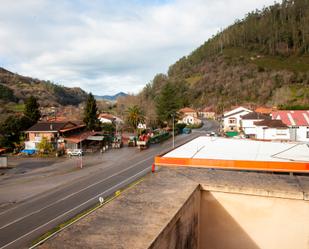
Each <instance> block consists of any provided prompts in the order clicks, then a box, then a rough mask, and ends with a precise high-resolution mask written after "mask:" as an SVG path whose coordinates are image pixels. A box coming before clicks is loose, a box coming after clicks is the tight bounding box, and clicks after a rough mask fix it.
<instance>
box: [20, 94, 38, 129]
mask: <svg viewBox="0 0 309 249" xmlns="http://www.w3.org/2000/svg"><path fill="white" fill-rule="evenodd" d="M39 107H40V105H39V103H38V102H37V99H36V98H35V97H33V96H30V97H29V98H28V99H26V102H25V109H24V115H25V116H26V117H27V118H28V119H30V121H31V124H30V126H31V125H33V124H35V123H36V122H37V121H39V119H40V117H41V113H40V110H39Z"/></svg>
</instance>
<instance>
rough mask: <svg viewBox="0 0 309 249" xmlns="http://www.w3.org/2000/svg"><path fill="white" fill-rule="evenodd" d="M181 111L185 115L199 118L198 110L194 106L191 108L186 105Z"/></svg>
mask: <svg viewBox="0 0 309 249" xmlns="http://www.w3.org/2000/svg"><path fill="white" fill-rule="evenodd" d="M179 113H181V114H182V115H185V116H188V115H189V116H192V117H195V118H197V111H196V110H194V109H192V108H189V107H185V108H182V109H180V110H179Z"/></svg>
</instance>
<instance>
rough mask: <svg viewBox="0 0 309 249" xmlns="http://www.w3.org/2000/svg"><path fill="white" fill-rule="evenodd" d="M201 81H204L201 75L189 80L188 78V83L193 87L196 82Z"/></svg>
mask: <svg viewBox="0 0 309 249" xmlns="http://www.w3.org/2000/svg"><path fill="white" fill-rule="evenodd" d="M200 79H202V76H201V75H194V76H191V77H189V78H186V81H187V82H188V83H189V84H190V85H191V86H192V85H194V84H196V82H198V81H199V80H200Z"/></svg>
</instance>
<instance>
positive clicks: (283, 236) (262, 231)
mask: <svg viewBox="0 0 309 249" xmlns="http://www.w3.org/2000/svg"><path fill="white" fill-rule="evenodd" d="M200 203H201V211H200V237H199V248H200V249H216V248H225V249H264V248H265V249H266V248H267V249H277V248H280V249H292V248H297V249H308V248H309V201H303V200H292V199H283V198H273V197H263V196H254V195H243V194H232V193H224V192H209V191H202V194H201V202H200Z"/></svg>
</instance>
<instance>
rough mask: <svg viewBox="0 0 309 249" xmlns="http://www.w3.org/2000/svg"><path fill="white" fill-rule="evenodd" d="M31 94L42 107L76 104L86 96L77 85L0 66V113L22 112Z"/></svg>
mask: <svg viewBox="0 0 309 249" xmlns="http://www.w3.org/2000/svg"><path fill="white" fill-rule="evenodd" d="M31 95H32V96H35V97H36V98H37V99H38V101H39V103H40V106H42V107H50V106H65V105H78V104H80V103H81V102H83V101H85V99H86V98H87V93H86V92H85V91H83V90H82V89H80V88H78V87H76V88H69V87H64V86H60V85H57V84H54V83H51V82H49V81H42V80H38V79H33V78H31V77H25V76H22V75H19V74H15V73H12V72H10V71H8V70H6V69H4V68H0V104H1V107H0V112H1V114H4V115H5V114H6V113H14V112H22V110H23V103H24V101H25V100H26V99H27V98H28V97H30V96H31Z"/></svg>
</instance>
